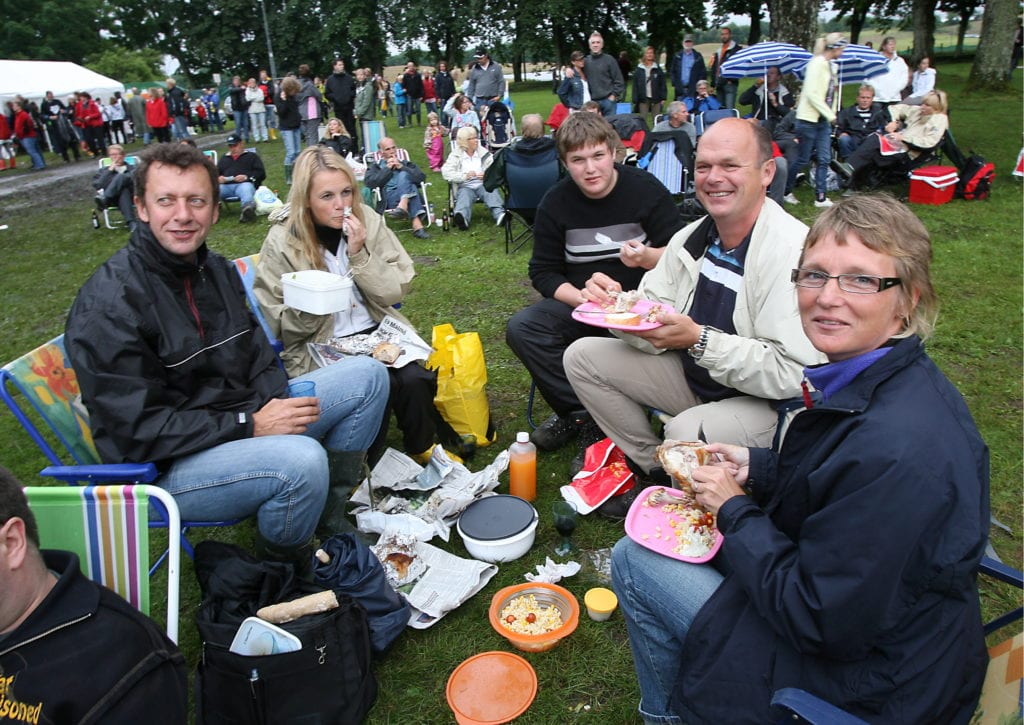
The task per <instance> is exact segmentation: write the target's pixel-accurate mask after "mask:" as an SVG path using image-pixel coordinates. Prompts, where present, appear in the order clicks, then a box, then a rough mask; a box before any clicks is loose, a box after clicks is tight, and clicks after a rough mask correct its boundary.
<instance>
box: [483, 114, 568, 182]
mask: <svg viewBox="0 0 1024 725" xmlns="http://www.w3.org/2000/svg"><path fill="white" fill-rule="evenodd" d="M521 129H522V132H523V134H522V135H521V136H518V137H516V138H515V139H513V140H512V143H511V144H509V145H508V146H506V147H505V148H503V149H500V150H499V151H498V152H497V153H496V154H494V162H493V163H492V164H491V165H490V166H488V167H487V170H486V171H485V172H484V188H485V189H486V190H487V191H494V190H495V189H498V188H500V187H502V186H504V185H505V159H506V158H507V157H508V154H509V153H516V154H519V155H521V156H536V155H537V154H543V153H546V152H548V151H551V150H553V149H554V148H555V140H554V139H553V138H551V137H550V136H545V135H544V119H543V118H541V117H540V114H539V113H527V114H526V115H525V116H523V118H522V123H521ZM559 169H560V170H561V164H559Z"/></svg>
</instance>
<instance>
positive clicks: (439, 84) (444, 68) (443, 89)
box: [434, 60, 455, 108]
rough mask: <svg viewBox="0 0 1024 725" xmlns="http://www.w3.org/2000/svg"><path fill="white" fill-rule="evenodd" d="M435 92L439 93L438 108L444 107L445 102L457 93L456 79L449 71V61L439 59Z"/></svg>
mask: <svg viewBox="0 0 1024 725" xmlns="http://www.w3.org/2000/svg"><path fill="white" fill-rule="evenodd" d="M434 92H435V93H436V94H437V105H438V108H443V107H444V104H445V102H446V101H447V100H448V99H449V98H451V97H452V96H454V95H455V79H454V78H452V74H451V73H449V72H448V63H447V61H443V60H439V61H437V72H436V73H434Z"/></svg>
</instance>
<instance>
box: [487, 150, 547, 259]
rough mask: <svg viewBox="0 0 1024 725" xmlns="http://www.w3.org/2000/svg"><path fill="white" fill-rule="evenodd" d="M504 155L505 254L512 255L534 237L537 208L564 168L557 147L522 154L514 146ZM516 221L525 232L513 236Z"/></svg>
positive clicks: (505, 151) (504, 152) (503, 152)
mask: <svg viewBox="0 0 1024 725" xmlns="http://www.w3.org/2000/svg"><path fill="white" fill-rule="evenodd" d="M501 153H502V154H504V156H505V219H504V222H503V225H504V227H505V254H509V253H510V252H515V251H518V250H519V249H520V248H521V247H522V246H523V245H524V244H526V242H527V241H528V240H529V239H530V238H531V237H532V235H533V220H534V215H535V214H536V212H537V207H538V206H540V201H541V199H543V198H544V194H546V193H547V191H548V189H550V188H551V187H552V186H554V185H555V184H556V183H557V182H558V177H559V172H560V168H561V165H560V162H559V160H558V150H557V149H556V148H554V147H552V148H551V149H549V150H548V151H544V152H542V153H539V154H522V153H519V152H517V151H516V150H515V147H514V146H513V147H509V148H507V149H505V150H504V151H502V152H501ZM517 221H518V222H519V223H520V224H521V225H522V226H523V227H524V228H523V229H522V230H521V231H519V232H518V233H514V232H513V225H514V224H515V223H516V222H517Z"/></svg>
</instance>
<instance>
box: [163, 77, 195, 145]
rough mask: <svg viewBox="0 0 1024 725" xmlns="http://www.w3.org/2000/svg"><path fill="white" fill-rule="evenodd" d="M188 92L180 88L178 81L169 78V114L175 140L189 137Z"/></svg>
mask: <svg viewBox="0 0 1024 725" xmlns="http://www.w3.org/2000/svg"><path fill="white" fill-rule="evenodd" d="M189 113H190V111H189V103H188V94H187V93H185V91H183V90H181V89H180V88H178V82H177V81H176V80H174V79H173V78H168V79H167V115H168V116H170V117H171V127H172V128H173V129H174V140H175V141H180V140H181V139H183V138H189V132H188V117H189Z"/></svg>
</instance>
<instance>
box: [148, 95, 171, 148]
mask: <svg viewBox="0 0 1024 725" xmlns="http://www.w3.org/2000/svg"><path fill="white" fill-rule="evenodd" d="M146 123H148V124H149V125H150V127H151V128H152V129H153V133H154V134H156V140H157V141H159V142H160V143H168V142H170V140H171V117H170V114H169V113H168V112H167V102H166V101H165V100H164V89H163V88H154V89H153V95H152V96H150V98H149V100H148V101H146Z"/></svg>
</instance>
